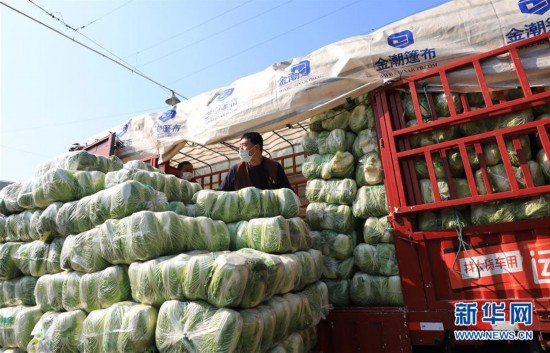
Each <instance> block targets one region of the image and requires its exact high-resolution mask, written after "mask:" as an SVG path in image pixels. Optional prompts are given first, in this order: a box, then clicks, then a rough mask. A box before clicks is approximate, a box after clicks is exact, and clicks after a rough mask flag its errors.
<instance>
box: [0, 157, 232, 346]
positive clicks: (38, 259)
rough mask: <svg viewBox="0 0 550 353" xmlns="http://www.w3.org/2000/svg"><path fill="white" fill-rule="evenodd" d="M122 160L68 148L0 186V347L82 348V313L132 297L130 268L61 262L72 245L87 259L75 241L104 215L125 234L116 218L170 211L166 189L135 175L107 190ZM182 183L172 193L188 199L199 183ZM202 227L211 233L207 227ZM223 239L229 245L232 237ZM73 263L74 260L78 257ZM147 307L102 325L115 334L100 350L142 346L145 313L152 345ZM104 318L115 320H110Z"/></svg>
mask: <svg viewBox="0 0 550 353" xmlns="http://www.w3.org/2000/svg"><path fill="white" fill-rule="evenodd" d="M122 166H123V165H122V162H121V161H120V160H118V159H117V158H116V157H113V158H105V157H97V156H94V155H91V154H89V153H87V152H76V153H69V154H66V155H64V156H61V157H59V158H56V159H55V160H52V161H49V162H47V163H45V164H44V165H42V166H41V167H40V169H39V172H38V173H37V175H36V177H35V178H32V179H30V180H28V181H24V182H21V183H16V184H12V185H10V186H8V187H7V188H4V189H3V190H1V191H0V210H1V212H2V214H0V289H1V290H0V307H3V308H2V309H0V320H1V321H2V328H3V329H2V330H1V331H2V332H1V334H0V347H2V348H14V349H19V350H20V351H27V350H28V351H31V352H79V351H81V350H82V349H83V346H82V342H81V338H82V336H81V333H82V328H83V325H84V322H85V319H86V316H87V314H88V313H90V312H94V311H101V310H102V309H106V308H109V307H110V306H112V305H113V304H115V303H118V302H121V301H125V300H128V299H131V289H130V281H129V277H128V267H127V266H124V265H119V266H111V267H108V266H109V264H110V263H106V262H105V266H104V267H102V268H97V269H96V270H94V271H96V272H93V273H84V272H74V271H63V270H73V269H74V268H73V267H71V266H68V265H67V264H66V263H63V261H62V259H63V255H62V254H63V252H67V251H69V253H70V252H71V250H73V251H75V252H77V253H78V254H80V257H81V258H82V259H87V258H88V257H89V255H87V252H86V249H87V248H86V247H84V246H83V247H82V249H75V248H74V247H73V246H72V244H73V243H74V241H73V240H72V239H73V238H75V237H78V236H79V235H81V234H87V232H93V231H94V229H96V228H95V227H98V228H100V229H102V227H103V228H104V227H106V226H107V224H105V221H108V222H109V226H110V227H111V228H110V229H111V230H112V231H113V232H114V233H115V234H117V235H120V234H121V233H123V232H124V230H123V229H122V228H124V225H120V224H122V223H124V222H123V221H117V220H116V219H118V218H124V217H127V216H130V215H134V214H136V212H139V211H142V210H150V211H166V210H167V209H168V207H169V206H168V202H167V201H166V196H165V194H163V193H160V192H158V191H155V190H154V189H153V188H151V187H149V186H147V185H144V184H142V183H139V182H138V181H135V180H133V179H132V178H128V180H129V181H126V182H124V180H119V181H118V182H120V184H117V185H113V186H111V185H107V187H109V188H108V189H106V190H104V189H105V187H106V185H105V180H106V179H105V178H106V177H105V173H109V172H114V171H117V170H119V169H121V168H122ZM135 166H138V167H140V165H139V164H138V165H135ZM141 167H144V166H141ZM131 170H132V172H133V169H131ZM133 173H134V174H139V173H135V172H133ZM134 174H132V175H134ZM185 183H186V184H184V185H183V186H185V187H181V189H182V190H184V191H183V192H182V191H179V194H177V193H172V194H171V195H177V196H179V197H180V198H179V199H178V201H179V202H190V200H191V198H192V195H193V193H194V192H195V191H196V190H197V189H198V188H197V186H196V185H194V184H189V183H188V182H185ZM165 184H167V183H165ZM156 185H158V184H156ZM180 186H182V185H175V186H174V187H173V188H179V187H180ZM168 190H169V188H165V189H163V190H162V191H168ZM149 213H152V212H149ZM117 222H118V223H120V224H117ZM117 226H118V227H117ZM224 226H225V225H224ZM203 232H204V233H211V229H207V230H203ZM226 233H227V231H226ZM67 236H68V238H67V239H65V237H67ZM226 238H227V239H226V244H229V236H228V235H227V236H226ZM65 240H67V241H68V243H67V244H66V243H65ZM99 240H100V238H98V237H97V238H95V239H93V244H92V245H88V248H95V249H100V248H99V246H98V245H99V244H100V243H99ZM118 240H119V241H122V240H121V239H118ZM114 241H115V240H114V239H113V242H114ZM103 243H107V242H103ZM110 245H111V246H117V244H114V243H113V244H110ZM135 245H136V244H134V246H135ZM141 245H143V244H141ZM128 249H130V250H132V249H133V248H132V247H131V246H129V247H128ZM142 252H146V250H142ZM111 253H113V251H111ZM73 261H74V262H75V263H76V262H78V259H73ZM65 262H67V261H65ZM122 263H124V262H122ZM69 264H70V262H69ZM116 264H118V262H116ZM85 266H86V262H82V267H85ZM75 267H76V266H75ZM96 267H97V266H96ZM79 270H81V269H80V268H79ZM133 305H137V304H135V303H134V304H133ZM65 310H66V311H67V312H64V311H65ZM145 312H146V314H140V313H141V312H140V311H132V313H131V315H130V316H128V317H127V318H126V319H125V321H124V322H123V323H121V326H120V327H116V326H112V329H111V326H110V327H102V328H101V331H102V332H105V333H110V332H118V334H117V335H118V337H119V339H118V340H114V341H113V342H114V346H113V347H111V348H106V347H103V348H104V351H112V352H120V351H134V352H144V351H145V349H144V348H143V347H144V346H145V345H146V343H143V342H145V340H146V339H147V336H146V335H145V332H143V331H141V325H142V322H143V319H142V318H143V316H146V317H148V318H149V322H150V321H151V319H152V321H153V324H152V325H151V324H149V325H148V326H147V327H149V328H151V329H150V333H151V334H150V335H149V336H148V337H149V341H148V342H149V345H147V349H148V350H149V351H151V350H154V349H155V346H154V336H153V334H154V330H155V324H156V309H154V308H152V307H150V309H149V310H145ZM150 312H153V313H150ZM96 316H97V315H96ZM140 320H141V321H140ZM109 322H110V324H111V325H115V324H114V322H115V320H109ZM149 322H148V323H149Z"/></svg>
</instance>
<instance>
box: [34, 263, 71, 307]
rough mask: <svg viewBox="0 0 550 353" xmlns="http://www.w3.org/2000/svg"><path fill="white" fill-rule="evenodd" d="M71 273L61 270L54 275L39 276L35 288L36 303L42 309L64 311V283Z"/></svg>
mask: <svg viewBox="0 0 550 353" xmlns="http://www.w3.org/2000/svg"><path fill="white" fill-rule="evenodd" d="M71 273H74V272H60V273H56V274H53V275H44V276H42V277H40V278H38V281H37V282H36V287H35V288H34V296H35V298H36V305H38V306H39V307H40V309H42V311H44V312H46V311H50V310H53V311H62V310H63V284H64V283H65V281H66V280H67V278H68V277H69V276H71Z"/></svg>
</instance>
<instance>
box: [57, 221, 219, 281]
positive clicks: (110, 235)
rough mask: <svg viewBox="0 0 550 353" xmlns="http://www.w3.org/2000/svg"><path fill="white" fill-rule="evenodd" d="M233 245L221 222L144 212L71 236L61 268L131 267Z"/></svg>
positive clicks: (86, 269) (65, 247)
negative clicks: (186, 252) (172, 255)
mask: <svg viewBox="0 0 550 353" xmlns="http://www.w3.org/2000/svg"><path fill="white" fill-rule="evenodd" d="M229 242H230V237H229V231H228V229H227V226H226V225H225V223H223V222H221V221H214V220H212V219H210V218H206V217H186V216H180V215H178V214H176V213H174V212H170V211H167V212H151V211H142V212H138V213H134V214H132V215H131V216H129V217H126V218H123V219H121V220H116V219H110V220H108V221H107V222H105V223H104V224H102V225H101V226H99V227H96V228H94V229H92V230H90V231H87V232H84V233H80V234H78V235H75V236H72V235H71V236H69V237H68V238H67V240H66V241H65V244H64V246H63V250H62V253H61V265H62V267H63V268H64V269H73V270H75V271H81V272H95V271H99V270H102V269H105V268H106V267H107V266H108V264H109V263H110V264H130V263H132V262H135V261H144V260H150V259H152V258H156V257H159V256H162V255H170V254H177V253H181V252H184V251H191V250H209V251H218V250H227V249H229Z"/></svg>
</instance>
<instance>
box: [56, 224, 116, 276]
mask: <svg viewBox="0 0 550 353" xmlns="http://www.w3.org/2000/svg"><path fill="white" fill-rule="evenodd" d="M102 236H103V235H102V230H101V228H100V227H96V228H94V229H91V230H89V231H87V232H83V233H80V234H77V235H69V236H68V237H67V238H66V239H65V242H64V243H63V248H62V249H61V255H60V259H59V261H60V265H61V268H62V269H64V270H74V271H79V272H95V271H101V270H103V269H105V268H107V267H108V266H109V263H108V262H107V261H106V260H105V259H104V258H103V257H102V256H101V249H100V238H101V237H102Z"/></svg>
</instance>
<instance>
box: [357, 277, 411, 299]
mask: <svg viewBox="0 0 550 353" xmlns="http://www.w3.org/2000/svg"><path fill="white" fill-rule="evenodd" d="M350 297H351V301H352V302H353V303H354V304H355V305H365V306H381V305H384V306H385V305H391V306H398V305H403V291H402V290H401V279H400V278H399V276H391V277H386V276H375V275H369V274H366V273H361V272H357V273H356V274H355V275H354V276H353V279H352V280H351V289H350Z"/></svg>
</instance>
